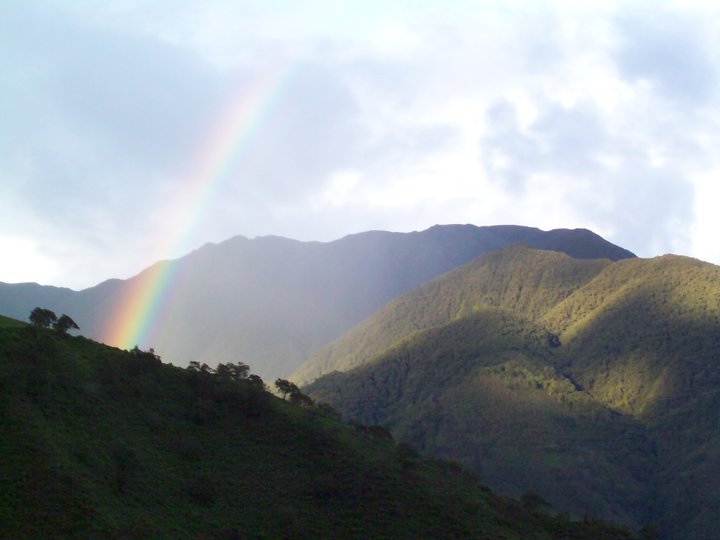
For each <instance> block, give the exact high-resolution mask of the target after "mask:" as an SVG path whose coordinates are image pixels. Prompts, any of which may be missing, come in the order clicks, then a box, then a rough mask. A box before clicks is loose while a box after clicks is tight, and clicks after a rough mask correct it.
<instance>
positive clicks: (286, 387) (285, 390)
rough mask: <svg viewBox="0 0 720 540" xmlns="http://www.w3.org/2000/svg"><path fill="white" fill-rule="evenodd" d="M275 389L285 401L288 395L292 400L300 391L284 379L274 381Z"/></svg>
mask: <svg viewBox="0 0 720 540" xmlns="http://www.w3.org/2000/svg"><path fill="white" fill-rule="evenodd" d="M275 388H277V389H278V392H280V394H282V398H283V399H285V398H286V397H287V396H288V395H290V397H291V398H292V397H293V396H294V395H297V394H299V393H300V389H299V388H298V387H297V385H296V384H295V383H292V382H290V381H288V380H285V379H278V380H276V381H275Z"/></svg>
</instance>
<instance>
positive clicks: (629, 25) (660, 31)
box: [615, 10, 718, 106]
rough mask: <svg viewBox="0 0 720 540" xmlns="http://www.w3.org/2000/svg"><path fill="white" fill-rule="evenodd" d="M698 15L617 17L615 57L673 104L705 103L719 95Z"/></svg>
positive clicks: (630, 76)
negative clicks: (617, 41)
mask: <svg viewBox="0 0 720 540" xmlns="http://www.w3.org/2000/svg"><path fill="white" fill-rule="evenodd" d="M698 19H699V17H698V15H694V14H690V15H688V14H686V13H676V12H669V11H665V10H660V11H654V10H653V11H648V12H644V13H642V14H641V15H638V16H625V17H622V16H621V17H619V18H618V19H617V24H616V28H617V30H618V34H619V37H620V39H619V44H618V47H617V50H616V54H615V59H616V62H617V65H618V68H619V69H620V72H621V74H622V75H623V76H624V77H625V78H627V79H629V80H631V81H647V82H649V83H650V84H652V85H653V86H654V87H655V89H656V90H657V92H658V93H659V94H660V95H662V96H664V97H665V98H666V99H667V100H668V101H670V102H671V103H677V104H678V105H679V106H688V105H691V104H694V105H697V106H699V105H703V104H706V103H708V101H709V100H710V99H711V98H713V97H717V82H718V80H717V77H718V70H717V62H716V61H714V60H713V58H712V57H711V56H710V55H709V54H708V51H707V49H706V45H705V43H703V38H702V33H703V29H704V25H703V24H702V21H701V20H698Z"/></svg>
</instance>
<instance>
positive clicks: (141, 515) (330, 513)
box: [0, 318, 632, 540]
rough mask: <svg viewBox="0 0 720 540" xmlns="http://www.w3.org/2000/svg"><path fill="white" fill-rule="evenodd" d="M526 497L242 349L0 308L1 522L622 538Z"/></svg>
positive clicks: (146, 534)
mask: <svg viewBox="0 0 720 540" xmlns="http://www.w3.org/2000/svg"><path fill="white" fill-rule="evenodd" d="M528 339H533V338H532V336H528ZM285 382H287V381H285ZM281 385H282V383H281ZM287 388H288V389H289V392H288V394H287V395H288V396H289V397H290V396H292V395H294V394H296V393H297V394H299V395H302V394H301V393H300V392H299V391H297V392H296V389H297V387H295V386H294V385H292V386H289V385H288V387H287ZM534 503H537V499H533V498H532V497H530V498H527V497H526V499H524V501H523V502H519V501H517V500H513V499H508V498H504V497H498V496H496V495H494V494H492V493H491V492H490V491H489V490H488V489H487V488H485V487H483V486H482V485H480V484H478V483H477V481H476V480H475V479H474V477H472V475H470V474H469V473H467V472H465V471H463V470H462V469H461V468H460V467H459V466H458V465H456V464H454V463H450V462H446V461H440V460H436V459H425V458H422V457H421V456H420V455H419V454H418V453H417V452H416V451H415V450H413V449H412V448H411V447H409V446H407V445H404V444H400V445H395V443H394V442H393V439H392V437H391V436H390V435H389V433H388V432H387V431H386V430H384V429H383V428H380V427H378V426H374V427H373V426H369V427H366V426H362V425H355V427H352V426H348V425H346V424H343V423H342V422H340V421H339V420H338V418H337V415H336V414H335V413H334V411H333V410H332V409H330V408H329V407H327V406H314V405H312V403H311V402H308V401H304V402H303V403H301V404H300V405H298V404H296V403H293V400H292V399H288V400H287V401H285V400H282V399H280V398H278V397H275V396H273V395H272V394H270V393H269V392H267V391H266V390H265V388H264V384H263V383H262V381H261V380H259V378H258V377H257V376H252V375H249V374H248V370H247V366H245V365H244V364H240V363H238V364H225V365H224V366H223V367H220V366H218V367H217V368H216V369H211V368H209V367H208V366H206V365H204V364H200V363H196V364H194V365H193V366H191V368H189V369H180V368H176V367H172V366H170V365H167V364H163V363H162V362H161V360H160V358H159V357H158V356H157V355H156V354H155V353H154V352H153V351H152V350H150V351H142V350H140V349H137V348H136V349H134V350H132V351H129V352H127V351H121V350H118V349H114V348H111V347H107V346H104V345H100V344H97V343H95V342H92V341H90V340H88V339H85V338H83V337H68V336H62V335H60V334H58V333H57V332H55V331H52V330H46V329H38V328H35V327H32V326H28V325H24V324H22V323H16V322H14V321H12V320H9V319H5V318H0V524H1V527H2V535H3V536H4V537H8V538H57V537H62V538H218V539H221V538H223V539H232V538H413V539H415V538H433V539H435V538H479V539H515V538H517V539H538V540H539V539H547V540H550V539H581V538H582V539H602V540H604V539H607V540H610V539H628V538H631V537H632V536H631V535H630V533H628V532H627V531H625V530H623V529H620V528H617V527H612V526H609V525H605V524H603V523H601V522H594V521H588V522H582V521H573V520H570V519H568V517H567V516H564V515H554V514H552V513H551V512H550V513H549V512H547V511H546V510H545V509H543V508H542V505H540V504H534Z"/></svg>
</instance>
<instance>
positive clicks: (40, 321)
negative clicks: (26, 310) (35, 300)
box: [30, 307, 72, 328]
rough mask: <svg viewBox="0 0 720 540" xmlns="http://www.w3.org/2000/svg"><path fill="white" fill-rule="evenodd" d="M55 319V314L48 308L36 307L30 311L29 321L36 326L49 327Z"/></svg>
mask: <svg viewBox="0 0 720 540" xmlns="http://www.w3.org/2000/svg"><path fill="white" fill-rule="evenodd" d="M71 320H72V319H71ZM55 321H57V315H55V313H53V312H52V311H50V310H49V309H45V308H41V307H36V308H35V309H33V310H32V311H31V312H30V322H31V323H33V325H34V326H37V327H38V328H49V327H50V325H52V324H53V323H55Z"/></svg>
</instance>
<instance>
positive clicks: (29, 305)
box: [0, 225, 634, 380]
mask: <svg viewBox="0 0 720 540" xmlns="http://www.w3.org/2000/svg"><path fill="white" fill-rule="evenodd" d="M517 242H522V243H525V244H527V245H528V246H532V247H535V248H539V249H548V250H554V251H560V252H563V253H567V254H568V255H570V256H573V257H578V258H607V259H610V260H618V259H623V258H629V257H634V255H633V254H632V253H631V252H629V251H627V250H625V249H622V248H620V247H618V246H615V245H613V244H611V243H609V242H607V241H605V240H604V239H602V238H601V237H599V236H598V235H596V234H594V233H592V232H590V231H588V230H584V229H576V230H566V229H558V230H552V231H541V230H539V229H536V228H530V227H520V226H493V227H476V226H473V225H446V226H434V227H431V228H430V229H428V230H425V231H422V232H413V233H391V232H382V231H372V232H365V233H361V234H356V235H351V236H347V237H345V238H342V239H340V240H337V241H334V242H327V243H321V242H299V241H295V240H289V239H286V238H279V237H261V238H256V239H254V240H249V239H247V238H244V237H235V238H232V239H230V240H227V241H225V242H223V243H221V244H217V245H216V244H208V245H206V246H204V247H202V248H200V249H198V250H197V251H195V252H193V253H190V254H189V255H187V256H185V257H182V258H181V259H179V260H177V261H173V262H168V261H165V262H159V263H157V265H160V266H167V265H174V266H175V267H176V268H175V272H176V273H177V274H178V275H182V280H180V282H179V283H177V284H175V286H174V287H173V291H172V296H171V302H169V305H170V306H171V307H170V308H169V309H168V310H166V311H165V312H163V313H162V314H161V318H160V319H159V320H158V321H157V327H158V329H159V330H158V332H157V333H156V334H155V335H154V337H153V338H152V340H147V341H146V342H141V343H138V344H137V345H139V346H140V347H141V348H148V347H153V348H154V349H155V351H157V352H158V353H159V354H160V355H161V356H162V357H163V358H166V359H167V360H169V361H171V362H173V363H174V364H176V365H180V366H184V365H187V364H188V363H189V362H190V361H200V362H205V363H207V364H209V365H211V366H215V365H217V364H218V363H219V362H228V361H232V362H236V361H241V362H244V363H246V364H249V365H250V366H251V367H252V369H253V370H254V371H255V372H256V373H258V374H259V375H261V376H262V377H264V378H266V379H268V380H274V379H275V378H276V377H281V376H282V377H285V376H288V375H289V374H290V373H292V372H293V371H294V370H295V369H296V368H297V367H298V366H299V365H300V364H301V363H302V362H303V361H305V360H307V359H308V358H310V357H311V356H312V355H313V354H314V353H316V352H317V351H318V350H320V349H321V348H322V347H323V346H324V345H326V344H327V343H329V342H331V341H332V340H334V339H335V338H337V337H338V336H340V335H341V334H343V333H344V332H346V331H348V330H350V329H351V328H352V327H353V326H355V325H356V324H358V323H359V322H361V321H362V320H363V319H365V318H366V317H368V316H369V315H371V314H372V313H373V312H374V311H375V310H377V309H379V308H380V307H381V306H382V305H384V304H385V303H386V302H388V301H390V300H392V299H393V298H395V297H396V296H398V295H399V294H402V293H404V292H407V291H409V290H411V289H413V288H415V287H417V286H419V285H421V284H422V283H425V282H426V281H428V280H430V279H433V278H435V277H437V276H440V275H441V274H444V273H445V272H447V271H449V270H452V269H453V268H456V267H458V266H460V265H462V264H465V263H467V262H469V261H471V260H472V259H474V258H475V257H478V256H479V255H482V254H483V253H487V252H490V251H493V250H496V249H498V248H500V247H503V246H505V245H508V244H513V243H517ZM157 265H156V268H155V269H157ZM152 270H153V269H148V270H145V272H144V273H147V272H150V271H152ZM144 273H143V274H144ZM143 274H140V275H139V276H136V277H134V278H130V279H128V280H117V279H114V280H109V281H106V282H103V283H101V284H99V285H97V286H96V287H92V288H89V289H85V290H82V291H72V290H70V289H64V288H57V287H48V286H40V285H37V284H30V283H25V284H3V283H0V314H4V315H7V316H10V317H15V318H19V319H26V318H27V316H28V314H29V313H30V310H32V309H33V308H34V307H36V306H41V307H46V308H48V309H52V310H53V311H55V312H57V313H58V314H60V313H67V314H69V315H70V316H71V317H72V318H73V319H74V320H75V321H76V322H77V323H78V324H79V326H80V328H81V333H82V334H83V335H85V336H88V337H91V338H93V339H97V340H100V341H105V342H108V341H109V335H108V331H107V329H108V327H109V326H111V324H112V322H113V320H114V319H115V318H116V317H117V311H118V309H119V307H118V306H119V302H120V301H121V300H122V299H123V298H126V297H128V295H130V294H132V291H133V290H135V289H136V286H137V283H138V281H139V280H141V279H143ZM110 344H111V345H116V343H110Z"/></svg>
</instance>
